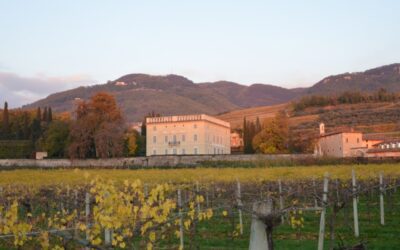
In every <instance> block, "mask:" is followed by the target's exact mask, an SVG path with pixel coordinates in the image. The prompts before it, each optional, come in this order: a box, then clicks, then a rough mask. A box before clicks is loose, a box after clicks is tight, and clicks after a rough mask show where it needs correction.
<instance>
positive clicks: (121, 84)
mask: <svg viewBox="0 0 400 250" xmlns="http://www.w3.org/2000/svg"><path fill="white" fill-rule="evenodd" d="M126 85H128V84H127V83H126V82H116V83H115V86H126Z"/></svg>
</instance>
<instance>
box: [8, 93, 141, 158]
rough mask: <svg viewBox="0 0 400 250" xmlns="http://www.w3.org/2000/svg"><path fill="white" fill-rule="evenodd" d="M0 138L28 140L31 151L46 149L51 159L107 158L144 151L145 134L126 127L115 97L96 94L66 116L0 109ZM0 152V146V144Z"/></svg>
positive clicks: (48, 109) (45, 111)
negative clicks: (0, 110)
mask: <svg viewBox="0 0 400 250" xmlns="http://www.w3.org/2000/svg"><path fill="white" fill-rule="evenodd" d="M1 114H2V115H1V117H0V118H1V122H0V124H1V127H0V140H2V141H6V140H7V141H12V142H18V141H22V140H24V141H29V142H30V143H31V145H32V151H46V152H47V153H48V156H49V157H51V158H65V157H70V158H110V157H123V156H138V155H144V154H145V136H144V135H143V134H139V132H138V131H136V130H135V129H132V128H129V127H128V126H126V123H125V121H124V118H123V115H122V112H121V110H120V109H119V107H118V105H117V103H116V101H115V98H114V97H113V96H111V95H109V94H107V93H97V94H95V95H94V96H92V97H91V99H90V100H88V101H81V102H79V103H77V105H76V108H75V111H74V112H73V114H72V117H71V116H70V115H56V116H55V117H54V118H53V111H52V109H51V107H45V108H44V109H43V110H42V109H41V108H37V110H36V111H35V110H12V111H9V110H8V104H7V103H5V105H4V109H3V111H2V112H1ZM0 151H1V146H0Z"/></svg>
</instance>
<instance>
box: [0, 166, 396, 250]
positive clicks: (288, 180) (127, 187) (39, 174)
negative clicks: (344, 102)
mask: <svg viewBox="0 0 400 250" xmlns="http://www.w3.org/2000/svg"><path fill="white" fill-rule="evenodd" d="M399 176H400V166H399V165H389V164H387V165H365V166H335V167H333V166H332V167H287V168H284V167H279V168H251V169H242V168H235V169H213V168H200V169H171V170H157V169H150V170H78V169H77V170H48V171H42V170H10V171H2V172H0V249H249V246H250V249H259V247H260V244H261V245H262V244H264V245H262V246H263V247H264V249H274V248H276V249H293V248H300V249H365V248H369V249H396V246H398V245H400V239H399V238H398V237H396V236H397V235H398V233H399V229H398V224H399V223H400V217H399V213H398V211H399V209H400V203H399V202H400V196H399V192H398V187H399V185H400V179H399V178H398V177H399Z"/></svg>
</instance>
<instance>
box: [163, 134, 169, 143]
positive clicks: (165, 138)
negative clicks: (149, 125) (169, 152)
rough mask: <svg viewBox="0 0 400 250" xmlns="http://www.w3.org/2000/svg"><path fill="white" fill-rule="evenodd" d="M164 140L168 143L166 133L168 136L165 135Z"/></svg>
mask: <svg viewBox="0 0 400 250" xmlns="http://www.w3.org/2000/svg"><path fill="white" fill-rule="evenodd" d="M164 141H165V143H168V135H166V136H165V137H164Z"/></svg>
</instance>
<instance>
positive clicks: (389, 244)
mask: <svg viewBox="0 0 400 250" xmlns="http://www.w3.org/2000/svg"><path fill="white" fill-rule="evenodd" d="M367 199H368V198H367V197H362V198H360V202H359V207H358V210H359V225H360V226H359V228H360V237H359V238H355V237H354V231H353V216H352V214H353V208H352V203H349V204H348V206H347V208H345V210H344V209H342V210H341V211H340V212H339V213H338V216H337V219H336V222H335V223H336V227H335V235H336V240H335V241H334V247H335V249H339V246H345V247H350V246H354V245H356V244H358V243H360V242H363V243H364V244H365V245H366V246H367V249H399V246H400V237H398V235H399V234H400V227H399V225H400V213H399V212H398V211H399V209H400V195H399V194H397V195H396V197H394V202H393V204H391V205H390V204H389V202H388V201H387V199H388V197H386V200H385V210H386V211H385V222H386V223H385V226H382V225H380V217H379V200H378V196H377V194H375V195H374V197H372V199H371V200H370V201H369V208H368V206H367ZM390 199H392V198H390ZM368 210H369V212H368ZM330 216H331V211H329V210H328V211H327V216H326V234H325V243H324V249H329V244H330V240H329V233H330V231H329V219H330ZM233 218H234V222H233V223H234V224H236V223H238V215H237V213H235V214H234V216H233ZM304 220H305V222H304V228H302V229H301V230H300V231H299V234H298V235H296V230H294V229H292V227H291V226H290V225H288V224H287V223H284V224H282V225H280V226H278V227H276V228H275V229H274V233H273V237H274V244H275V247H276V249H297V250H301V249H316V248H317V241H318V230H319V221H320V215H319V214H316V213H315V212H304ZM250 224H251V217H250V215H249V214H244V234H243V235H241V236H238V237H232V232H233V230H234V226H233V225H232V221H231V219H230V218H227V217H223V216H222V215H221V213H218V212H217V214H216V215H215V216H214V217H213V219H212V220H210V221H206V222H201V223H200V225H199V226H198V231H197V232H198V233H197V235H196V238H195V239H186V244H188V243H189V242H192V244H195V245H197V246H199V247H200V249H248V246H249V239H250ZM194 242H195V243H194Z"/></svg>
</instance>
